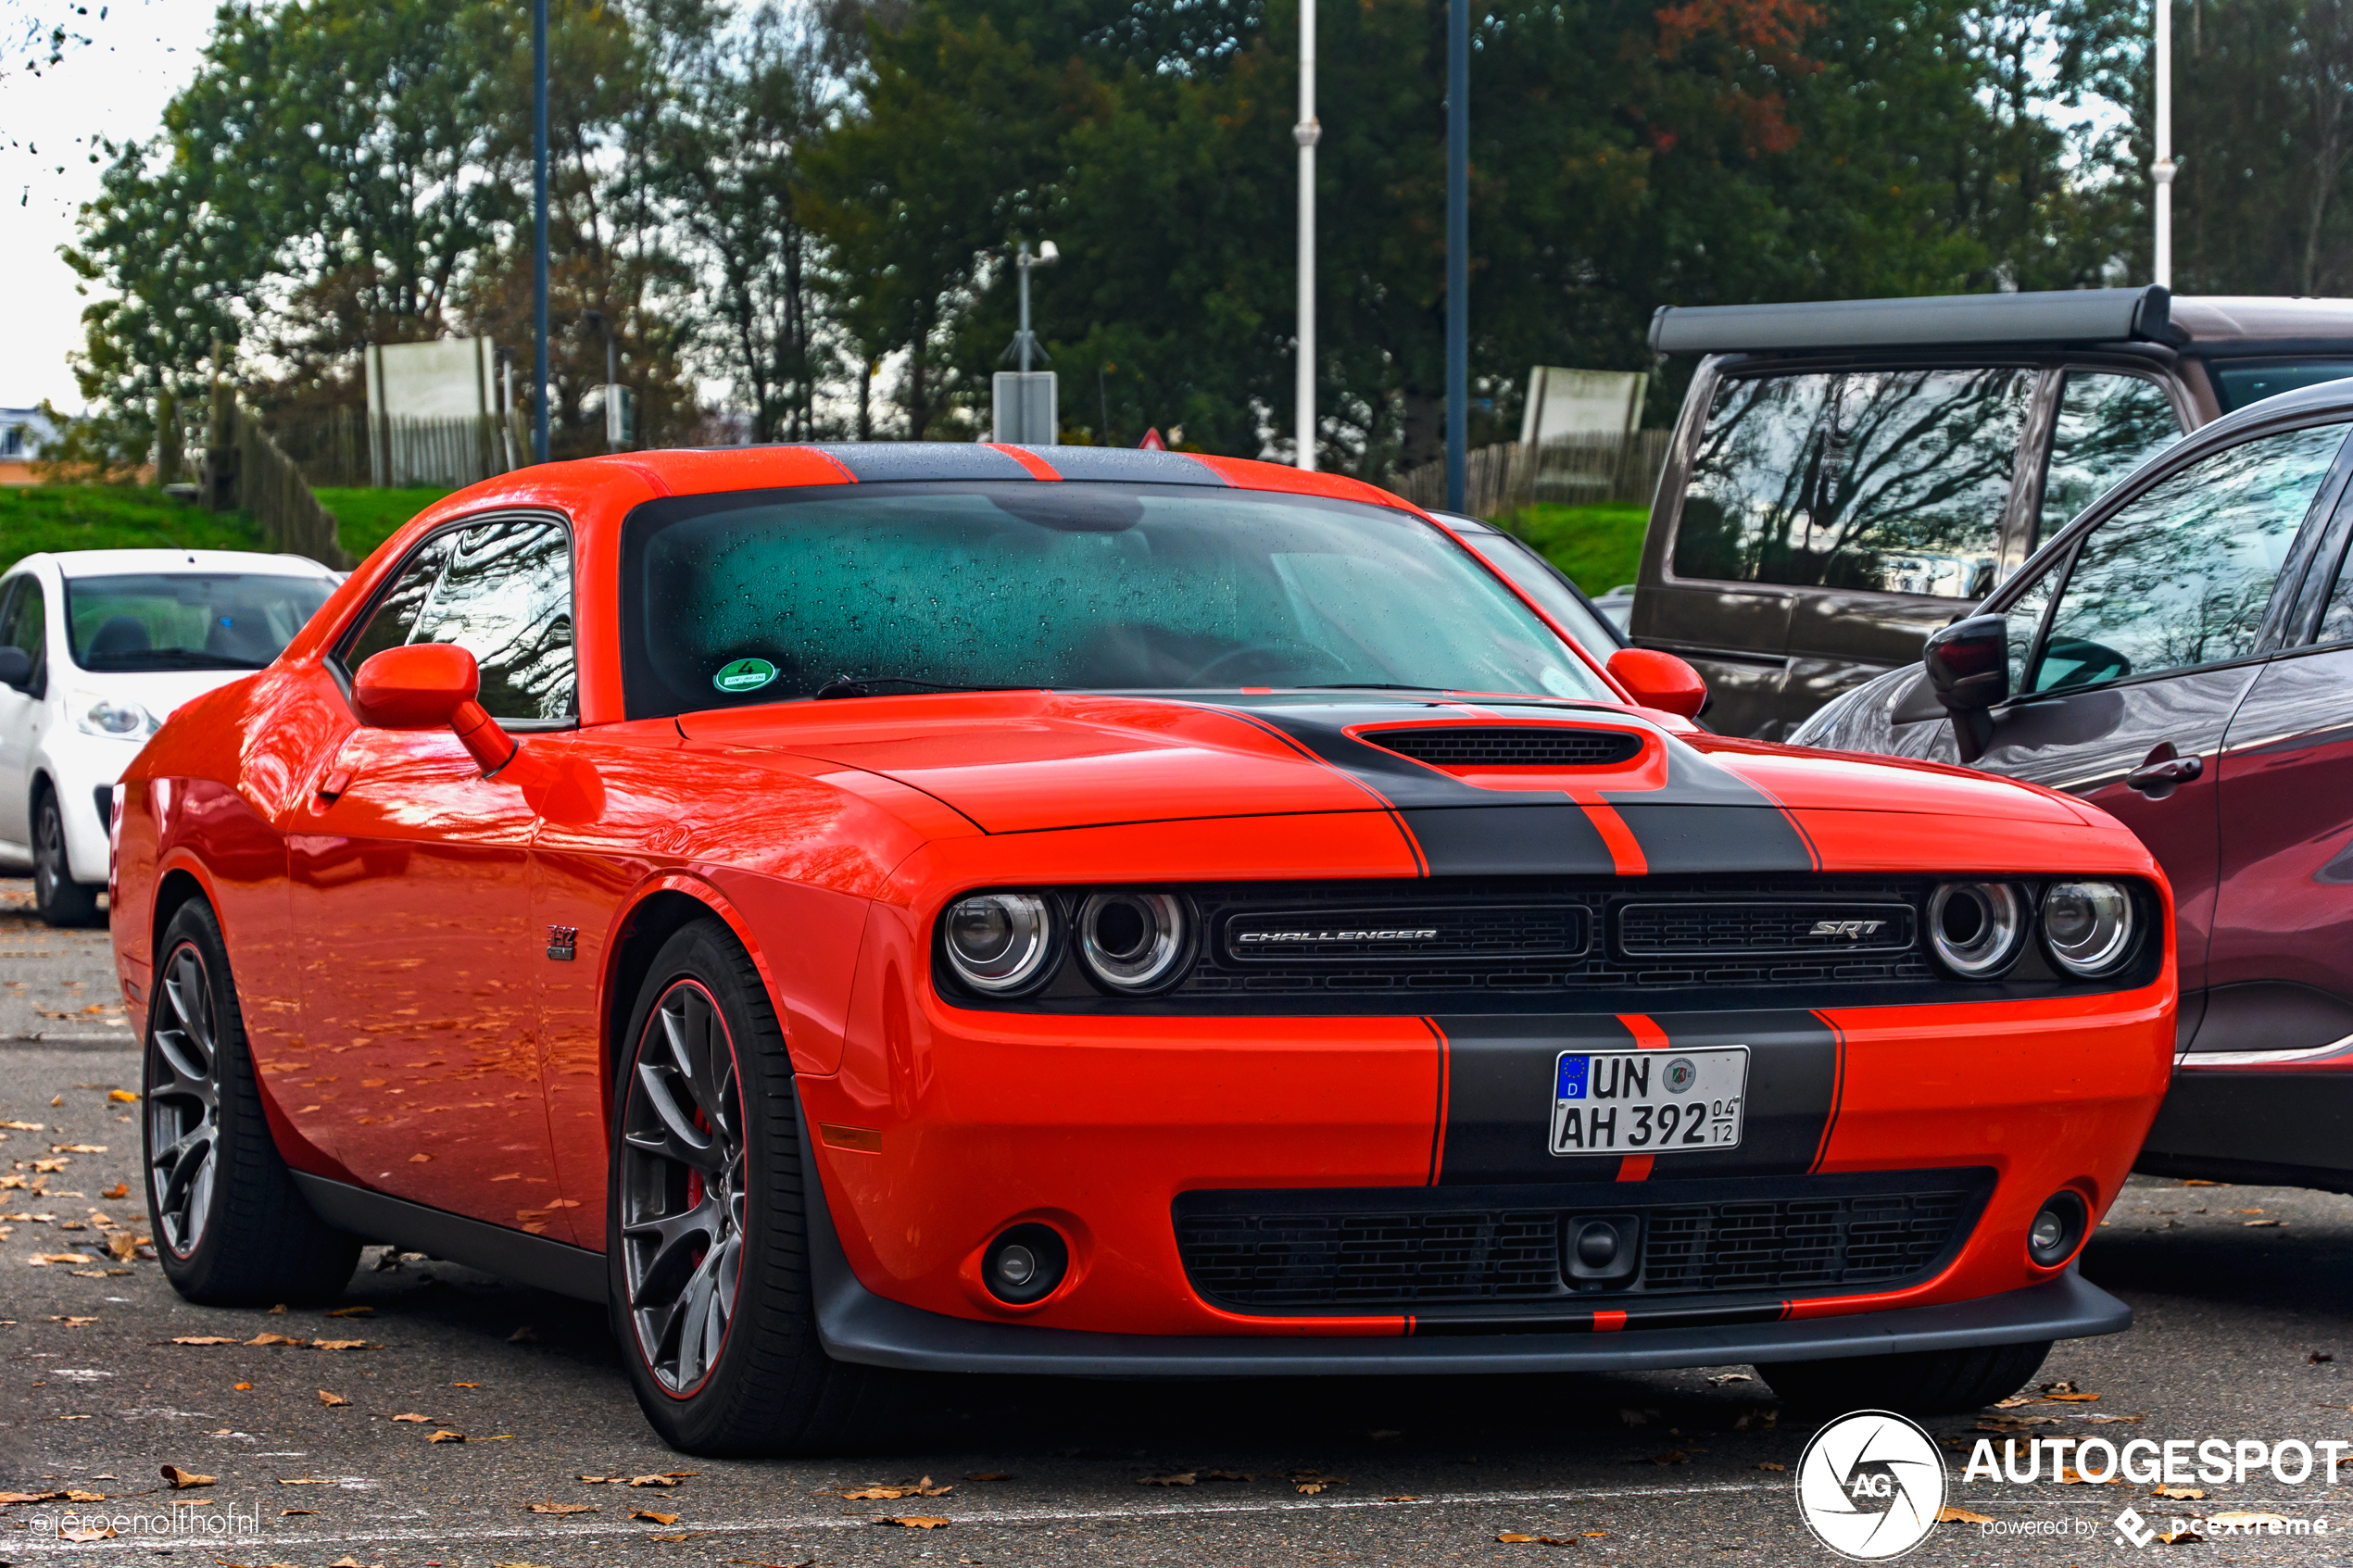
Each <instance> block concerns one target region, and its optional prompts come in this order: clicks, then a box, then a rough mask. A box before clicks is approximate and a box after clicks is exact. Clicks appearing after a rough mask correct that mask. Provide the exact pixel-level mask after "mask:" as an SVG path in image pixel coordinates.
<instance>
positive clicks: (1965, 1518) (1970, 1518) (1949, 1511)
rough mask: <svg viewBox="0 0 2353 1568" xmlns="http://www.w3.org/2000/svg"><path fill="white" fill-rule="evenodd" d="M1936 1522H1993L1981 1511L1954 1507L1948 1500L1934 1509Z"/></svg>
mask: <svg viewBox="0 0 2353 1568" xmlns="http://www.w3.org/2000/svg"><path fill="white" fill-rule="evenodd" d="M1936 1522H1937V1523H1938V1524H1992V1523H1994V1521H1993V1520H1992V1519H1990V1518H1988V1517H1987V1516H1986V1515H1984V1514H1982V1513H1971V1512H1969V1510H1968V1509H1966V1508H1955V1507H1954V1506H1953V1505H1952V1504H1951V1503H1949V1502H1948V1503H1946V1504H1945V1505H1944V1507H1943V1508H1940V1509H1938V1510H1937V1511H1936Z"/></svg>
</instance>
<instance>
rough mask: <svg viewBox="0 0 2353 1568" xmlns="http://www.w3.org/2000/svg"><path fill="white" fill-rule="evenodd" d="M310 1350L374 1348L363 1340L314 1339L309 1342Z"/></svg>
mask: <svg viewBox="0 0 2353 1568" xmlns="http://www.w3.org/2000/svg"><path fill="white" fill-rule="evenodd" d="M297 1343H299V1341H297ZM310 1348H312V1349H314V1350H369V1349H373V1348H374V1347H373V1346H371V1345H370V1344H369V1343H368V1342H367V1341H366V1340H365V1339H314V1340H312V1341H311V1342H310Z"/></svg>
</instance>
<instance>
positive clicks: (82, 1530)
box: [57, 1524, 114, 1541]
mask: <svg viewBox="0 0 2353 1568" xmlns="http://www.w3.org/2000/svg"><path fill="white" fill-rule="evenodd" d="M113 1538H114V1526H113V1525H111V1524H106V1525H101V1526H99V1527H97V1528H95V1529H93V1528H91V1527H90V1526H88V1525H83V1524H76V1525H74V1526H72V1527H71V1528H67V1527H65V1526H63V1525H60V1526H59V1527H58V1530H57V1539H59V1540H61V1541H107V1540H112V1539H113Z"/></svg>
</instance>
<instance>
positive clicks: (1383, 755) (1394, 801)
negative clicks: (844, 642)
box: [678, 692, 2085, 874]
mask: <svg viewBox="0 0 2353 1568" xmlns="http://www.w3.org/2000/svg"><path fill="white" fill-rule="evenodd" d="M678 723H679V727H680V729H681V730H682V731H684V732H685V734H686V736H687V738H688V739H689V740H691V741H705V742H714V743H723V744H725V745H728V746H753V747H759V748H761V749H769V748H773V749H775V750H778V751H784V752H789V753H792V754H794V755H797V756H800V757H805V758H809V759H815V760H820V761H824V762H829V763H833V764H836V765H838V766H842V767H847V768H855V769H859V770H862V771H866V772H871V773H875V774H879V775H882V776H884V777H886V778H889V779H892V780H895V781H897V782H898V783H900V784H906V785H908V786H911V787H912V788H915V789H919V790H922V791H924V792H925V794H928V795H930V796H932V797H936V798H937V799H939V800H941V801H943V802H945V803H947V804H948V805H950V806H951V807H953V808H954V809H956V810H957V811H959V812H961V813H963V815H964V816H965V817H967V818H968V819H970V820H971V821H972V822H973V823H974V824H975V825H976V826H977V827H979V828H980V829H981V830H982V831H983V832H985V833H989V834H1008V833H1032V832H1039V831H1045V830H1051V829H1061V828H1076V827H1094V826H1104V825H1110V824H1115V823H1133V822H1169V821H1181V820H1189V819H1202V818H1219V817H1246V816H1268V815H1279V814H1285V813H1297V812H1330V811H1380V812H1386V813H1388V814H1389V815H1390V816H1391V817H1392V818H1393V819H1394V820H1395V821H1396V822H1398V824H1399V826H1400V828H1401V830H1402V831H1403V832H1404V833H1405V834H1407V836H1409V837H1410V838H1411V839H1412V840H1413V841H1414V843H1415V846H1416V854H1417V856H1418V857H1420V859H1421V860H1422V862H1423V864H1424V865H1425V867H1426V869H1428V871H1430V872H1433V873H1435V872H1442V871H1453V872H1465V873H1477V874H1507V873H1511V872H1541V871H1544V870H1547V869H1552V870H1559V871H1571V870H1574V871H1603V872H1612V871H1614V872H1620V873H1624V872H1632V871H1648V872H1667V871H1677V870H1692V871H1709V872H1720V871H1729V870H1742V869H1751V870H1757V871H1768V870H1814V869H1818V868H1819V867H1820V866H1821V865H1822V863H1823V862H1822V860H1821V858H1820V856H1819V855H1818V853H1817V852H1816V851H1815V849H1814V848H1813V847H1812V846H1811V844H1810V843H1809V840H1808V834H1807V832H1806V828H1805V826H1804V824H1803V821H1802V818H1803V814H1804V813H1805V812H1806V811H1814V810H1835V811H1842V812H1843V811H1868V812H1904V813H1914V814H1919V815H1926V816H1962V817H1969V818H1974V819H1976V820H1977V821H1978V822H1984V821H1986V820H1988V819H1992V820H1996V821H1999V820H2002V819H2009V820H2012V821H2021V822H2045V823H2051V824H2066V825H2069V826H2077V827H2080V825H2081V824H2082V822H2083V821H2084V820H2085V819H2084V818H2083V817H2082V815H2081V814H2080V813H2079V812H2078V811H2076V810H2075V809H2071V808H2070V806H2069V805H2068V803H2066V802H2065V801H2063V800H2061V799H2059V798H2058V797H2052V796H2048V795H2047V793H2046V792H2043V791H2037V790H2033V789H2030V788H2024V787H2021V786H2019V785H2017V784H2010V783H2008V782H2006V781H2002V780H1995V779H1991V778H1984V777H1982V776H1977V775H1970V774H1966V773H1962V772H1960V771H1957V770H1953V769H1939V768H1924V767H1917V766H1909V765H1905V764H1899V763H1878V762H1870V761H1866V760H1861V759H1848V758H1835V757H1827V756H1824V755H1821V754H1818V753H1809V752H1802V751H1797V750H1794V749H1793V748H1790V747H1786V746H1762V745H1757V744H1755V743H1747V742H1728V741H1723V740H1719V739H1718V738H1717V737H1714V736H1707V735H1704V734H1688V733H1679V732H1678V731H1677V730H1676V729H1674V728H1670V721H1665V720H1663V719H1662V718H1661V717H1660V716H1658V715H1655V714H1649V713H1647V712H1646V711H1644V710H1641V709H1629V708H1623V707H1617V706H1612V705H1607V704H1594V703H1574V702H1550V701H1541V700H1529V699H1517V700H1510V701H1497V700H1492V699H1490V700H1485V701H1480V700H1475V699H1462V700H1454V699H1449V698H1443V697H1436V696H1427V697H1426V696H1404V695H1402V694H1401V695H1398V696H1390V695H1387V694H1378V695H1364V696H1359V695H1356V694H1349V695H1347V696H1332V697H1327V696H1306V695H1296V694H1263V695H1253V694H1244V695H1228V694H1225V693H1216V694H1202V695H1199V696H1190V695H1188V696H1132V695H1126V694H1106V695H1100V696H1098V695H1089V694H1085V693H1043V692H1018V693H986V694H970V695H945V696H923V697H907V698H900V697H882V698H862V699H853V700H849V701H842V702H828V703H823V704H816V703H796V704H791V705H775V706H771V707H764V708H750V709H733V710H729V711H724V712H707V713H698V714H688V715H686V716H684V717H682V718H681V719H680V720H679V721H678ZM1432 732H1440V733H1438V734H1432ZM1409 752H1410V753H1413V755H1407V753H1409ZM1563 753H1567V754H1568V757H1569V759H1568V760H1566V761H1565V760H1563V759H1562V754H1563ZM1531 758H1533V759H1532V760H1531Z"/></svg>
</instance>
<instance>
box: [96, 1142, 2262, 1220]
mask: <svg viewBox="0 0 2353 1568" xmlns="http://www.w3.org/2000/svg"><path fill="white" fill-rule="evenodd" d="M106 1151H107V1146H106V1145H105V1144H102V1143H53V1144H51V1145H50V1146H49V1152H50V1153H52V1154H104V1153H106ZM2240 1211H2241V1212H2242V1213H2246V1214H2260V1213H2261V1212H2263V1210H2260V1209H2246V1210H2240Z"/></svg>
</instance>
